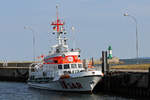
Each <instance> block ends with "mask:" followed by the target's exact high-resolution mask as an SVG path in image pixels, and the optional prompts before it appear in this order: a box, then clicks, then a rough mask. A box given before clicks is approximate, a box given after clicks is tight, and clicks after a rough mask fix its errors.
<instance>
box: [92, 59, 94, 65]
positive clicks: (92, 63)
mask: <svg viewBox="0 0 150 100" xmlns="http://www.w3.org/2000/svg"><path fill="white" fill-rule="evenodd" d="M92 66H94V59H93V57H92Z"/></svg>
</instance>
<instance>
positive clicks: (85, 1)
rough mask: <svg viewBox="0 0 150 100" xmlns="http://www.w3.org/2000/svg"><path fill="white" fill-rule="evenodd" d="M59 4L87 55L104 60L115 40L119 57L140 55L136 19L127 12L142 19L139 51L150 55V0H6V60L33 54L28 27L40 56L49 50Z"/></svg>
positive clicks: (71, 35) (2, 2) (0, 33)
mask: <svg viewBox="0 0 150 100" xmlns="http://www.w3.org/2000/svg"><path fill="white" fill-rule="evenodd" d="M56 5H59V16H60V17H61V19H63V20H64V21H65V23H66V30H67V33H68V34H67V38H68V44H69V47H70V48H72V47H76V48H80V49H81V58H82V59H84V58H91V57H93V58H95V59H99V58H100V57H101V52H102V51H106V50H107V48H108V46H109V45H111V46H112V50H113V51H112V52H113V56H115V57H118V58H122V59H123V58H124V59H126V58H135V57H136V45H135V44H136V27H135V26H136V24H135V22H134V21H133V19H132V18H130V17H128V16H123V14H124V13H125V12H128V14H130V15H132V16H134V17H135V18H136V19H137V22H138V24H137V25H138V37H139V38H138V39H139V56H140V57H150V53H149V51H150V46H149V43H150V28H149V26H150V6H149V5H150V0H0V61H5V60H7V61H29V60H32V59H33V32H32V31H31V30H30V29H24V26H28V27H31V28H32V29H33V30H34V34H35V46H36V50H35V54H36V56H39V55H41V54H44V55H47V54H48V52H49V50H50V47H51V46H52V45H54V44H55V41H56V37H55V36H54V35H53V34H51V33H52V31H53V30H52V27H51V25H50V23H51V22H52V21H54V20H55V19H56ZM72 26H74V27H75V30H74V32H72V31H71V27H72Z"/></svg>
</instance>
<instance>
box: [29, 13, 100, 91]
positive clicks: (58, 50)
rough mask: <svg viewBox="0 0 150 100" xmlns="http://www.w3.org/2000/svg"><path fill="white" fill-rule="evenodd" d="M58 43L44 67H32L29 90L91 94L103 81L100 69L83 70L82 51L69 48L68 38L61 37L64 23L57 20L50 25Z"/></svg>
mask: <svg viewBox="0 0 150 100" xmlns="http://www.w3.org/2000/svg"><path fill="white" fill-rule="evenodd" d="M51 25H52V26H53V29H54V30H55V32H54V33H53V34H56V35H57V41H58V43H57V44H56V45H54V46H52V48H51V51H50V52H49V54H48V55H47V56H45V57H44V62H43V63H42V64H35V63H34V64H32V65H31V66H32V67H31V68H30V71H29V79H28V85H29V87H34V88H40V89H48V90H54V91H73V92H78V91H79V92H92V91H93V89H94V87H95V86H96V85H97V83H98V82H99V81H100V80H101V79H102V76H103V73H102V71H101V70H94V69H92V70H89V69H88V68H84V67H83V64H82V61H81V60H80V50H79V49H71V50H70V49H69V48H68V45H67V38H62V35H63V36H64V35H65V34H66V32H65V31H64V22H62V21H61V20H60V19H59V17H58V10H57V20H56V21H55V22H52V24H51Z"/></svg>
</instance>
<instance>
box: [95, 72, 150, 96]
mask: <svg viewBox="0 0 150 100" xmlns="http://www.w3.org/2000/svg"><path fill="white" fill-rule="evenodd" d="M95 91H103V92H111V93H117V94H118V93H119V94H123V95H128V96H135V97H136V96H137V97H139V96H141V97H150V72H119V71H116V72H109V73H108V74H107V75H105V76H104V77H103V79H102V81H101V82H99V84H98V85H97V86H96V87H95Z"/></svg>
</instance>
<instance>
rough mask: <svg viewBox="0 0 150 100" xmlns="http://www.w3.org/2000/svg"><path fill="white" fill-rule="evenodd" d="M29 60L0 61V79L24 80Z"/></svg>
mask: <svg viewBox="0 0 150 100" xmlns="http://www.w3.org/2000/svg"><path fill="white" fill-rule="evenodd" d="M30 64H31V62H8V63H0V81H26V80H27V79H28V75H29V73H28V72H29V71H28V70H29V65H30Z"/></svg>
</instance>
